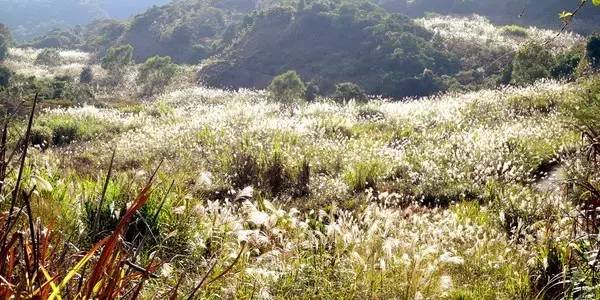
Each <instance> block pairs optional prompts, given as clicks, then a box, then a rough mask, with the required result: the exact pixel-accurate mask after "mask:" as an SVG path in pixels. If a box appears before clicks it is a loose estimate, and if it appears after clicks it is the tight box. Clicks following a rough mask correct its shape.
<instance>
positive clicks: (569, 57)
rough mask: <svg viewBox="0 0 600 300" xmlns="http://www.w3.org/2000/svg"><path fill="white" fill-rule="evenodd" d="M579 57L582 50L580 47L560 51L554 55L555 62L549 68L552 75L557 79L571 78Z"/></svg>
mask: <svg viewBox="0 0 600 300" xmlns="http://www.w3.org/2000/svg"><path fill="white" fill-rule="evenodd" d="M581 58H582V51H581V49H580V48H574V49H572V50H570V51H568V52H565V53H561V54H560V55H558V56H557V57H556V62H555V63H554V66H552V69H551V70H550V73H551V75H552V77H554V78H558V79H573V77H574V75H575V71H577V66H578V65H579V62H580V61H581Z"/></svg>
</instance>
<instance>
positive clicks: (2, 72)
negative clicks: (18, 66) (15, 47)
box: [0, 65, 12, 88]
mask: <svg viewBox="0 0 600 300" xmlns="http://www.w3.org/2000/svg"><path fill="white" fill-rule="evenodd" d="M11 76H12V72H11V71H10V69H9V68H8V67H6V66H4V65H0V88H3V87H7V86H8V84H9V82H10V77H11Z"/></svg>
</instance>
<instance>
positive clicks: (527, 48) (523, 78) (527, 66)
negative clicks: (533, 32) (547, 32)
mask: <svg viewBox="0 0 600 300" xmlns="http://www.w3.org/2000/svg"><path fill="white" fill-rule="evenodd" d="M553 62H554V58H553V57H552V54H550V52H549V51H548V50H547V49H546V48H544V47H543V46H542V45H540V44H538V43H535V42H530V43H527V44H526V45H524V46H523V47H521V48H520V49H519V51H517V54H516V55H515V58H514V60H513V70H512V83H514V84H519V85H523V84H531V83H533V82H535V81H536V80H538V79H540V78H548V77H550V68H551V67H552V65H553Z"/></svg>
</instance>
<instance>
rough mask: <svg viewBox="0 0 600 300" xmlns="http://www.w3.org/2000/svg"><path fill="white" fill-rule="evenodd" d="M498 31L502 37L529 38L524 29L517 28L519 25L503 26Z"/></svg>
mask: <svg viewBox="0 0 600 300" xmlns="http://www.w3.org/2000/svg"><path fill="white" fill-rule="evenodd" d="M500 31H501V32H502V34H504V35H509V36H514V37H521V38H526V37H528V36H529V33H527V29H526V28H524V27H522V26H519V25H514V24H513V25H506V26H503V27H502V28H500Z"/></svg>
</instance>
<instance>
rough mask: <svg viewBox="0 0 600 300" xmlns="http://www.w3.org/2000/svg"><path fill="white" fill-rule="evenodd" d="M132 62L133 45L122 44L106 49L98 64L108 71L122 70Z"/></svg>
mask: <svg viewBox="0 0 600 300" xmlns="http://www.w3.org/2000/svg"><path fill="white" fill-rule="evenodd" d="M132 62H133V47H132V46H131V45H122V46H117V47H112V48H110V49H108V52H107V53H106V55H105V56H104V57H103V58H102V62H101V64H100V66H101V67H102V68H103V69H105V70H109V71H117V72H118V71H122V70H123V69H124V68H126V67H127V66H128V65H130V64H131V63H132Z"/></svg>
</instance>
